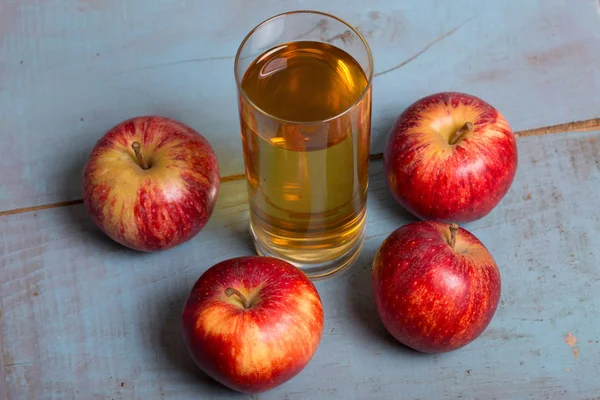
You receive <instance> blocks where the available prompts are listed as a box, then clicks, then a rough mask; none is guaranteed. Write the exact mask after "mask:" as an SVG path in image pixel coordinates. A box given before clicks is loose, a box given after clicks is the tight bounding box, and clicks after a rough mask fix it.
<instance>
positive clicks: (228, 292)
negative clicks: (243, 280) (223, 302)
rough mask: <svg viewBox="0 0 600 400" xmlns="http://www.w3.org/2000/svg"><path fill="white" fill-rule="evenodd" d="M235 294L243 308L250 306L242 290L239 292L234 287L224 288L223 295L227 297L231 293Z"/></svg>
mask: <svg viewBox="0 0 600 400" xmlns="http://www.w3.org/2000/svg"><path fill="white" fill-rule="evenodd" d="M234 294H235V295H236V296H237V297H239V299H240V301H241V302H242V305H243V306H244V308H245V309H246V310H247V309H249V308H250V304H249V303H248V299H247V298H246V296H244V295H243V294H242V292H240V291H239V290H237V289H234V288H232V287H228V288H227V289H225V295H226V296H227V297H231V296H233V295H234Z"/></svg>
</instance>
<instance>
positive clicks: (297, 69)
mask: <svg viewBox="0 0 600 400" xmlns="http://www.w3.org/2000/svg"><path fill="white" fill-rule="evenodd" d="M235 78H236V83H237V88H238V99H239V100H238V101H239V115H240V123H241V136H242V145H243V150H244V163H245V170H246V179H247V187H248V198H249V207H250V231H251V233H252V236H253V240H254V245H255V248H256V251H257V252H258V253H259V254H260V255H265V256H272V257H277V258H281V259H284V260H286V261H289V262H290V263H292V264H294V265H296V266H297V267H299V268H300V269H302V270H303V271H304V272H305V273H306V275H308V276H309V277H311V278H321V277H325V276H329V275H331V274H333V273H335V272H337V271H340V270H342V269H344V268H345V267H347V266H349V265H351V263H352V262H353V261H354V260H355V259H356V257H357V256H358V254H359V252H360V249H361V247H362V243H363V236H364V229H365V218H366V200H367V186H368V181H369V177H368V169H369V143H370V130H371V82H372V79H373V57H372V55H371V50H370V49H369V46H368V44H367V42H366V41H365V39H364V37H363V36H362V35H361V34H360V33H359V32H358V31H357V30H356V29H354V28H353V27H352V26H350V25H349V24H348V23H346V22H344V21H342V20H341V19H339V18H337V17H335V16H332V15H329V14H325V13H321V12H316V11H293V12H287V13H284V14H280V15H276V16H274V17H271V18H269V19H268V20H266V21H264V22H262V23H261V24H259V25H258V26H257V27H255V28H254V29H253V30H252V31H251V32H250V33H249V34H248V35H247V36H246V38H245V39H244V40H243V42H242V44H241V45H240V48H239V50H238V52H237V55H236V59H235Z"/></svg>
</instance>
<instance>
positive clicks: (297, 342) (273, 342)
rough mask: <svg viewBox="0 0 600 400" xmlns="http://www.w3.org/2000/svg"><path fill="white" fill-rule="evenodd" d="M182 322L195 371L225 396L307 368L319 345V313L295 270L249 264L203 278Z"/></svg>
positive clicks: (227, 265)
mask: <svg viewBox="0 0 600 400" xmlns="http://www.w3.org/2000/svg"><path fill="white" fill-rule="evenodd" d="M182 320H183V338H184V341H185V343H186V346H187V348H188V350H189V352H190V354H191V356H192V358H193V359H194V361H195V363H196V364H197V365H198V367H199V368H200V369H201V370H203V371H204V372H205V373H206V374H207V375H209V376H210V377H212V378H213V379H215V380H216V381H218V382H220V383H222V384H223V385H225V386H227V387H229V388H231V389H234V390H237V391H240V392H247V393H258V392H263V391H266V390H269V389H272V388H274V387H276V386H279V385H281V384H282V383H284V382H286V381H287V380H289V379H291V378H292V377H294V376H295V375H297V374H298V373H299V372H300V371H301V370H302V369H303V368H304V367H305V366H306V365H307V364H308V362H309V361H310V359H311V358H312V356H313V354H314V353H315V351H316V349H317V347H318V345H319V342H320V341H321V334H322V331H323V308H322V305H321V299H320V297H319V294H318V293H317V290H316V289H315V287H314V285H313V284H312V282H311V281H310V280H309V279H308V278H307V277H306V275H305V274H304V273H303V272H302V271H300V270H299V269H298V268H296V267H294V266H293V265H291V264H289V263H288V262H286V261H283V260H279V259H276V258H270V257H260V256H250V257H239V258H233V259H229V260H226V261H223V262H220V263H218V264H216V265H215V266H213V267H211V268H209V269H208V270H207V271H206V272H205V273H204V274H202V276H201V277H200V279H198V281H197V282H196V284H195V285H194V287H193V289H192V291H191V293H190V295H189V297H188V299H187V301H186V304H185V307H184V310H183V316H182Z"/></svg>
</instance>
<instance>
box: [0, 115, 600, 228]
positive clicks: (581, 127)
mask: <svg viewBox="0 0 600 400" xmlns="http://www.w3.org/2000/svg"><path fill="white" fill-rule="evenodd" d="M598 129H600V118H592V119H586V120H583V121H574V122H567V123H564V124H558V125H550V126H544V127H541V128H535V129H526V130H523V131H518V132H515V133H514V135H515V137H517V138H520V137H527V136H542V135H548V134H553V133H563V132H587V131H592V130H598ZM381 159H383V153H376V154H371V155H370V156H369V160H370V161H375V160H381ZM245 177H246V175H244V174H234V175H227V176H223V177H221V183H227V182H233V181H241V180H243V179H244V178H245ZM78 204H83V200H82V199H76V200H69V201H59V202H57V203H50V204H42V205H39V206H33V207H23V208H15V209H12V210H6V211H0V217H3V216H6V215H14V214H23V213H28V212H35V211H42V210H48V209H52V208H59V207H68V206H74V205H78Z"/></svg>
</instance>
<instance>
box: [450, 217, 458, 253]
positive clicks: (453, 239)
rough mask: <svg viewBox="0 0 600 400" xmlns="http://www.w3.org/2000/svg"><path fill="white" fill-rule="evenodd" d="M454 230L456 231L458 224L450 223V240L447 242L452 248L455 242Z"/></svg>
mask: <svg viewBox="0 0 600 400" xmlns="http://www.w3.org/2000/svg"><path fill="white" fill-rule="evenodd" d="M456 232H458V225H456V224H455V223H451V224H450V241H449V242H448V244H449V245H450V247H452V249H454V245H455V244H456Z"/></svg>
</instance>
